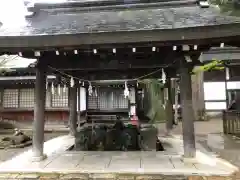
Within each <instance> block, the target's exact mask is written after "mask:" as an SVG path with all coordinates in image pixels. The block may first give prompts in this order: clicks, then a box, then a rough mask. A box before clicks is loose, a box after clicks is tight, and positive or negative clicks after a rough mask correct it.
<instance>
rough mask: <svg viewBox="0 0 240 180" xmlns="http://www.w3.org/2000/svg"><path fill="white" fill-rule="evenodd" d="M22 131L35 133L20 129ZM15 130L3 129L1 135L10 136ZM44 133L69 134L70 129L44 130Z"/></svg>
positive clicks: (0, 131)
mask: <svg viewBox="0 0 240 180" xmlns="http://www.w3.org/2000/svg"><path fill="white" fill-rule="evenodd" d="M20 130H21V131H24V132H29V131H30V132H31V131H33V130H32V129H21V128H20ZM13 131H14V130H13V129H9V130H6V129H2V130H0V133H6V134H8V133H13ZM44 132H45V133H51V132H60V133H61V132H69V129H68V128H61V129H45V130H44Z"/></svg>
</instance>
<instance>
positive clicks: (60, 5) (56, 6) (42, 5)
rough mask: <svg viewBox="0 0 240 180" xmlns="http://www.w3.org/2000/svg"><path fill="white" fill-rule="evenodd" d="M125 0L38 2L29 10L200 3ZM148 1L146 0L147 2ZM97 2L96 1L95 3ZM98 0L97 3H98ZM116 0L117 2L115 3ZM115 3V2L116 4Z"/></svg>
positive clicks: (192, 2)
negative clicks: (125, 1)
mask: <svg viewBox="0 0 240 180" xmlns="http://www.w3.org/2000/svg"><path fill="white" fill-rule="evenodd" d="M123 1H124V0H119V1H115V0H98V1H88V0H86V1H81V2H79V1H78V2H75V1H74V2H73V1H71V2H68V3H66V2H64V3H52V4H47V3H36V4H35V5H34V6H33V7H32V8H30V9H29V10H30V11H32V12H35V13H37V12H39V11H41V10H44V11H54V12H65V11H74V12H76V11H99V10H101V11H104V10H124V9H130V8H131V9H138V8H141V9H147V8H156V7H159V8H165V7H182V6H185V7H186V6H193V5H197V4H198V0H158V1H157V2H156V1H153V2H151V1H149V0H132V1H131V2H134V3H123V4H121V3H120V2H123ZM137 1H138V2H139V3H135V2H137ZM145 1H146V2H145ZM94 2H95V3H94ZM96 2H97V3H96ZM105 2H109V3H105ZM115 2H116V3H115ZM114 3H115V4H114Z"/></svg>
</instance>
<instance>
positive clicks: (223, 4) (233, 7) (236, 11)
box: [210, 0, 240, 16]
mask: <svg viewBox="0 0 240 180" xmlns="http://www.w3.org/2000/svg"><path fill="white" fill-rule="evenodd" d="M235 2H237V0H210V3H211V4H213V5H217V6H218V7H219V8H220V11H221V12H222V13H224V14H227V15H231V16H240V8H239V5H237V3H235Z"/></svg>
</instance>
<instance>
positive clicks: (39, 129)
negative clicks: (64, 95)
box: [32, 61, 46, 162]
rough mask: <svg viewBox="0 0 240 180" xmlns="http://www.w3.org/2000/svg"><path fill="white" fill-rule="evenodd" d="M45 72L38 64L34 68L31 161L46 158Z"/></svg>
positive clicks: (41, 65) (42, 66) (40, 64)
mask: <svg viewBox="0 0 240 180" xmlns="http://www.w3.org/2000/svg"><path fill="white" fill-rule="evenodd" d="M45 87H46V72H45V69H44V65H43V64H42V63H40V61H39V62H38V64H37V66H36V84H35V106H34V121H33V147H32V148H33V157H32V160H33V161H35V162H36V161H41V160H43V159H45V158H46V156H45V155H44V154H43V143H44V123H45V119H44V118H45V116H44V113H45V97H46V88H45Z"/></svg>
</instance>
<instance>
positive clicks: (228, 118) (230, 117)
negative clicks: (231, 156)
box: [222, 110, 240, 135]
mask: <svg viewBox="0 0 240 180" xmlns="http://www.w3.org/2000/svg"><path fill="white" fill-rule="evenodd" d="M222 117H223V118H222V119H223V132H224V134H232V135H240V111H235V110H225V111H223V116H222Z"/></svg>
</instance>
